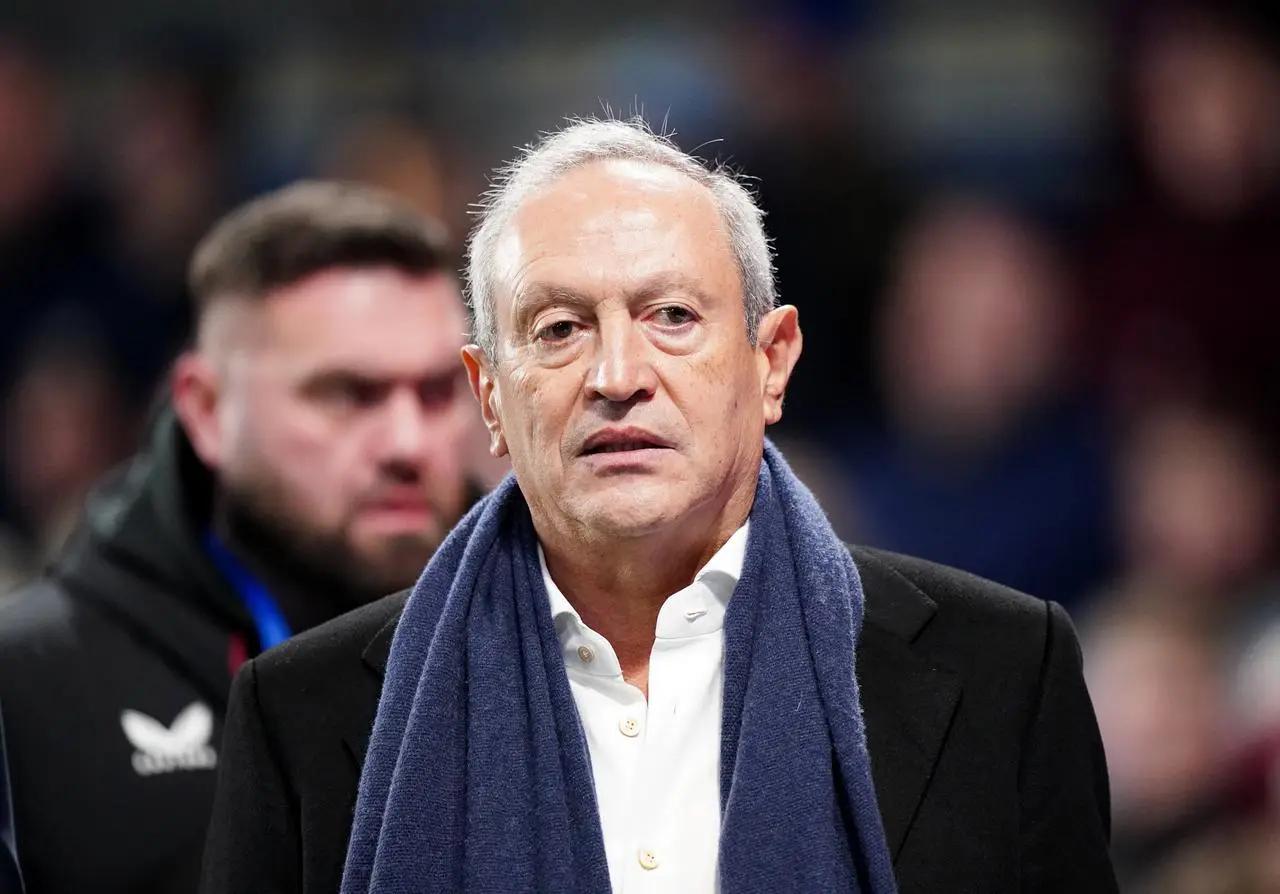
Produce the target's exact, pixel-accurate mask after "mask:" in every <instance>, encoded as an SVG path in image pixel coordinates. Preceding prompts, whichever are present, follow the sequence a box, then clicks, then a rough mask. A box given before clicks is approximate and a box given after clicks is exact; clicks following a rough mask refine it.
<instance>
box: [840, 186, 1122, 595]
mask: <svg viewBox="0 0 1280 894" xmlns="http://www.w3.org/2000/svg"><path fill="white" fill-rule="evenodd" d="M1070 298H1071V285H1070V282H1069V279H1068V277H1067V276H1066V274H1065V272H1064V270H1063V268H1062V266H1061V262H1060V260H1059V258H1058V257H1057V256H1056V253H1055V251H1054V249H1053V248H1052V246H1051V245H1050V244H1049V243H1048V242H1047V241H1045V240H1044V239H1043V238H1041V237H1040V236H1039V235H1037V233H1036V232H1035V231H1034V230H1032V229H1031V228H1030V226H1029V225H1028V224H1026V223H1025V222H1022V221H1021V220H1019V219H1018V218H1017V217H1016V216H1014V215H1012V214H1011V213H1009V212H1007V211H1004V210H1001V209H999V208H997V207H995V206H990V205H986V204H983V203H981V202H967V201H959V200H957V201H954V202H942V203H939V204H937V205H935V206H933V207H932V208H931V209H929V210H928V211H927V212H926V213H924V214H923V215H922V216H921V218H920V219H919V220H918V221H917V222H916V224H915V226H914V227H913V228H912V230H911V231H910V233H909V235H908V238H907V239H906V241H905V243H904V246H903V249H902V252H901V254H900V256H899V257H898V263H897V272H896V278H895V281H894V284H893V288H892V292H891V294H890V297H889V301H888V304H887V307H886V310H885V313H884V316H883V319H882V325H881V327H880V332H879V335H880V347H879V360H880V369H881V371H882V376H883V382H884V390H885V397H886V402H887V405H888V420H887V422H886V424H885V425H884V426H883V427H880V428H876V429H873V430H870V431H868V432H865V433H859V432H857V431H856V430H853V431H849V430H846V431H845V432H844V433H842V435H841V436H840V437H839V438H838V441H842V442H843V443H846V444H848V445H850V446H848V447H845V448H840V449H843V450H844V452H845V455H846V456H847V457H848V468H849V471H850V474H851V476H852V480H853V500H852V502H853V507H852V511H853V514H854V517H855V519H857V523H858V524H857V528H856V529H855V531H854V532H853V536H855V537H858V538H860V539H863V540H865V541H866V542H869V543H872V544H875V545H879V546H884V547H887V548H891V549H896V550H901V551H904V552H911V553H915V554H918V555H923V556H927V557H929V558H931V559H934V560H936V561H940V562H943V563H947V564H951V565H956V566H959V567H961V568H964V569H966V570H969V571H972V572H975V573H977V574H981V575H984V576H987V577H990V578H993V579H995V580H998V581H1000V582H1001V583H1004V584H1006V585H1009V586H1012V587H1015V588H1019V589H1022V590H1025V591H1027V592H1030V593H1034V594H1035V595H1037V596H1041V597H1043V598H1048V599H1056V600H1059V601H1062V602H1066V603H1070V602H1073V601H1075V600H1076V599H1077V598H1078V597H1079V596H1080V594H1081V593H1083V592H1084V591H1085V590H1086V589H1088V588H1090V587H1092V586H1094V585H1096V584H1097V583H1098V582H1099V580H1101V579H1102V576H1103V575H1104V574H1105V573H1106V572H1107V570H1108V563H1109V560H1110V540H1109V537H1108V525H1107V519H1108V513H1109V496H1108V488H1109V473H1108V466H1109V458H1108V449H1109V444H1108V441H1107V437H1106V431H1105V426H1104V425H1103V424H1102V423H1101V421H1100V420H1099V419H1098V418H1096V417H1095V416H1094V415H1093V414H1092V413H1091V412H1090V411H1089V409H1088V408H1087V407H1085V406H1083V405H1082V404H1081V403H1080V402H1079V401H1077V400H1076V399H1075V396H1074V394H1073V392H1072V389H1071V379H1070V376H1069V373H1068V367H1067V363H1068V361H1069V359H1070V350H1071V349H1070V344H1071V339H1070V335H1071V320H1070V308H1069V305H1068V302H1069V301H1070Z"/></svg>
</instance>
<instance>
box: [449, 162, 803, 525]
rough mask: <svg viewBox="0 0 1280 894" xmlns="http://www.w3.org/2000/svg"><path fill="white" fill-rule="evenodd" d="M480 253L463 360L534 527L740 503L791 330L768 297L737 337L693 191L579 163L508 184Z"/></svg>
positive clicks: (713, 509) (730, 300) (746, 495)
mask: <svg viewBox="0 0 1280 894" xmlns="http://www.w3.org/2000/svg"><path fill="white" fill-rule="evenodd" d="M498 262H499V268H500V269H499V273H498V283H497V285H498V288H497V295H496V306H495V312H496V318H497V337H498V344H499V348H498V352H497V353H498V356H497V357H496V358H483V359H482V358H481V355H480V354H479V351H478V349H476V348H468V369H469V371H470V373H471V376H472V385H473V387H474V388H475V390H476V392H477V395H478V397H479V399H480V403H481V408H482V411H483V413H484V416H485V420H486V423H487V424H488V425H489V428H490V432H491V436H492V449H493V450H494V451H495V452H497V453H502V452H505V451H507V450H509V451H510V454H511V459H512V465H513V467H514V469H515V472H516V476H517V478H518V480H519V482H520V486H521V489H522V490H523V492H524V494H525V497H526V498H527V499H528V501H529V504H530V507H531V509H532V511H533V513H534V518H535V519H536V520H537V521H538V522H539V526H540V530H545V527H546V526H550V527H551V528H553V529H555V530H557V531H559V532H561V533H564V534H567V535H569V536H570V537H574V536H576V537H579V538H582V537H583V536H584V535H585V536H586V537H587V538H595V537H599V536H601V535H603V536H604V537H606V538H608V537H618V536H623V537H636V536H645V535H648V534H651V533H656V532H660V531H663V530H672V528H671V526H672V525H678V526H679V527H677V528H676V529H677V530H681V531H689V532H690V533H691V534H692V533H693V532H697V531H708V530H711V529H712V528H714V527H715V526H716V525H717V524H718V523H719V522H720V520H721V518H722V516H724V514H725V512H726V508H727V507H733V506H737V507H740V508H741V511H742V513H743V514H744V515H745V512H746V511H747V510H748V509H749V508H750V504H751V500H752V498H753V496H754V493H755V483H756V474H757V471H758V468H759V462H760V453H761V449H762V443H763V435H764V427H765V425H766V423H767V422H772V421H775V420H776V419H777V418H778V417H779V416H780V414H781V396H782V390H783V388H784V387H785V383H786V377H787V375H789V373H790V371H791V366H792V364H793V363H794V360H795V357H796V356H798V354H799V331H798V329H797V328H796V326H795V311H794V309H792V308H782V309H779V310H776V311H774V312H773V313H771V314H769V315H768V316H767V317H766V318H765V320H764V322H762V324H761V327H760V333H761V340H760V347H759V348H757V347H753V346H752V345H751V343H750V341H749V340H748V337H747V332H746V324H745V322H744V317H743V301H742V286H741V282H740V278H739V274H738V269H737V265H736V264H735V261H734V256H733V254H732V252H731V249H730V245H729V240H728V237H727V235H726V233H725V229H724V227H723V224H722V223H721V220H720V217H719V215H718V213H717V211H716V208H715V206H714V204H713V202H712V198H711V196H710V194H709V193H708V192H707V191H706V190H705V189H704V188H703V187H701V186H699V185H697V184H696V183H694V182H692V181H691V180H689V179H687V178H686V177H684V176H683V175H680V174H678V173H676V172H673V171H671V170H669V169H666V168H661V167H656V166H653V165H648V164H640V163H631V162H604V163H597V164H593V165H590V166H587V167H585V168H582V169H579V170H577V171H574V172H572V173H570V174H567V175H565V176H564V177H562V178H561V179H559V180H557V181H555V182H554V183H553V184H551V185H550V186H548V187H547V188H545V189H544V190H542V191H541V192H539V193H538V194H536V195H535V196H533V197H532V198H530V199H529V200H527V201H526V202H525V204H524V205H523V206H522V207H521V209H520V211H519V212H518V214H517V216H516V218H515V220H514V221H513V223H512V225H511V226H510V227H509V229H508V231H507V233H506V234H505V235H504V237H503V241H502V244H501V246H500V248H499V251H498ZM782 330H786V332H787V333H788V335H787V336H784V337H782V338H777V340H776V343H774V342H775V337H776V336H777V335H778V333H779V332H780V331H782ZM770 345H772V346H770ZM722 533H723V532H722Z"/></svg>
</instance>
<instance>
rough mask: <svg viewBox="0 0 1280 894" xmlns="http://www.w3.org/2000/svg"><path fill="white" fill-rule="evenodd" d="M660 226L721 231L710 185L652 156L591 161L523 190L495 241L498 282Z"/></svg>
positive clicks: (625, 243)
mask: <svg viewBox="0 0 1280 894" xmlns="http://www.w3.org/2000/svg"><path fill="white" fill-rule="evenodd" d="M665 228H670V229H677V228H684V229H688V228H692V229H695V230H698V231H707V230H711V231H721V232H722V231H723V225H722V221H721V218H720V215H719V212H718V210H717V208H716V205H715V202H714V200H713V198H712V196H711V193H710V192H709V191H708V190H707V189H706V188H705V187H704V186H702V185H701V184H699V183H697V182H695V181H694V180H692V179H690V178H689V177H688V176H686V175H685V174H683V173H681V172H679V171H676V170H673V169H671V168H668V167H665V166H662V165H658V164H655V163H652V162H644V161H630V160H624V159H618V160H610V161H606V162H596V163H593V164H591V165H587V166H585V167H583V168H579V169H576V170H574V171H570V172H568V173H566V174H564V175H563V176H561V177H559V178H557V179H556V180H554V181H552V182H551V183H549V184H548V185H546V186H544V187H542V188H541V189H539V190H538V191H536V192H534V193H533V194H531V195H530V196H528V197H527V198H526V199H525V200H524V201H523V202H522V203H521V205H520V207H519V208H518V209H516V211H515V213H514V214H513V215H512V218H511V220H510V221H509V223H508V224H507V226H506V227H505V228H504V230H503V232H502V233H501V235H500V236H499V238H498V239H497V241H496V243H495V246H494V254H493V261H494V272H495V274H496V278H497V280H498V283H499V284H501V285H500V290H501V291H505V292H507V294H508V296H510V295H512V294H513V293H515V294H519V292H520V291H521V290H522V286H523V285H525V283H524V282H523V281H524V280H525V279H526V278H527V277H526V275H527V272H528V268H529V267H530V266H532V265H535V264H537V263H538V262H540V261H543V260H546V259H547V258H550V257H566V258H571V257H572V256H573V255H575V254H576V253H578V252H579V251H580V250H591V251H593V252H598V251H599V250H600V249H601V248H602V247H603V249H604V250H605V251H606V252H607V251H610V250H614V249H616V250H617V251H619V252H620V253H625V252H627V251H628V250H629V249H630V248H633V247H634V245H633V243H632V242H631V237H632V235H634V234H642V235H643V234H648V235H651V234H653V233H655V232H660V231H662V230H663V229H665Z"/></svg>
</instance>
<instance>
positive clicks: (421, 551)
mask: <svg viewBox="0 0 1280 894" xmlns="http://www.w3.org/2000/svg"><path fill="white" fill-rule="evenodd" d="M289 506H290V504H289V502H288V501H287V499H285V497H284V495H283V494H282V493H281V492H280V490H279V488H276V487H271V486H268V485H266V483H265V482H257V483H255V485H254V486H252V487H245V486H243V485H240V486H235V485H231V484H230V483H229V482H224V485H223V487H222V490H221V494H220V500H219V512H220V514H221V516H222V521H223V523H224V524H225V526H226V532H227V535H228V537H229V539H230V540H231V542H233V543H235V544H237V545H239V546H240V547H241V548H242V549H243V550H245V552H246V553H248V554H249V555H251V556H253V557H254V558H255V559H256V560H257V561H256V562H255V563H254V564H255V565H257V566H260V567H261V569H262V571H261V573H262V574H263V575H264V577H265V578H266V582H267V583H268V585H269V586H270V585H273V584H274V585H276V586H279V587H281V588H282V589H285V590H293V591H296V592H298V593H300V594H301V595H302V596H303V597H304V598H305V600H306V602H307V603H308V605H307V606H306V608H307V613H308V614H311V613H312V612H314V613H315V618H314V621H316V622H318V621H320V620H324V619H326V618H327V617H331V616H335V615H338V614H341V613H342V612H345V611H348V610H350V609H352V608H356V607H358V606H360V605H364V604H365V603H368V602H372V601H374V600H375V599H379V598H381V597H383V596H386V595H388V594H390V593H394V592H397V591H399V590H403V589H405V588H407V587H411V586H413V584H414V583H415V582H416V581H417V579H418V576H419V575H420V574H421V573H422V569H423V568H424V567H426V564H427V562H428V561H429V560H430V558H431V555H432V553H434V552H435V549H436V547H437V546H439V544H440V540H441V539H442V538H441V536H440V534H439V533H437V532H436V531H435V530H423V531H417V532H412V533H403V534H396V535H391V536H387V537H384V538H382V539H381V540H380V541H379V542H378V543H377V544H376V546H374V547H371V548H369V549H363V550H362V549H360V548H358V547H357V546H356V544H355V543H354V542H353V541H352V537H351V533H350V522H349V521H347V522H344V523H343V524H342V525H340V526H339V527H338V528H336V529H322V528H319V527H317V526H316V525H314V524H310V523H308V522H307V521H306V520H305V519H304V518H303V517H302V513H300V512H296V511H294V512H291V511H290V509H289ZM448 521H449V522H450V523H451V522H452V521H454V520H453V519H449V520H448ZM300 608H301V606H300Z"/></svg>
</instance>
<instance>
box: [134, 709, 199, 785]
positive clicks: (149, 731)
mask: <svg viewBox="0 0 1280 894" xmlns="http://www.w3.org/2000/svg"><path fill="white" fill-rule="evenodd" d="M120 726H121V727H122V728H123V729H124V735H125V738H127V739H128V740H129V742H130V744H131V745H133V747H134V748H136V749H137V750H136V751H134V753H133V769H134V770H135V771H136V772H137V774H138V775H139V776H154V775H155V774H157V773H172V772H174V771H175V770H212V769H213V768H214V767H216V766H217V765H218V753H217V752H216V751H214V750H213V746H212V745H210V744H209V739H210V738H212V736H213V712H212V711H210V710H209V706H208V705H206V704H204V703H203V702H192V703H191V704H189V705H187V706H186V707H185V708H183V709H182V712H181V713H180V714H179V715H178V716H177V717H176V718H175V719H174V721H173V725H172V726H165V725H164V724H163V723H161V722H160V721H158V720H156V719H155V718H154V717H148V716H147V715H146V714H143V713H142V712H140V711H131V710H129V709H127V708H126V709H125V710H123V711H121V712H120Z"/></svg>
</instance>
